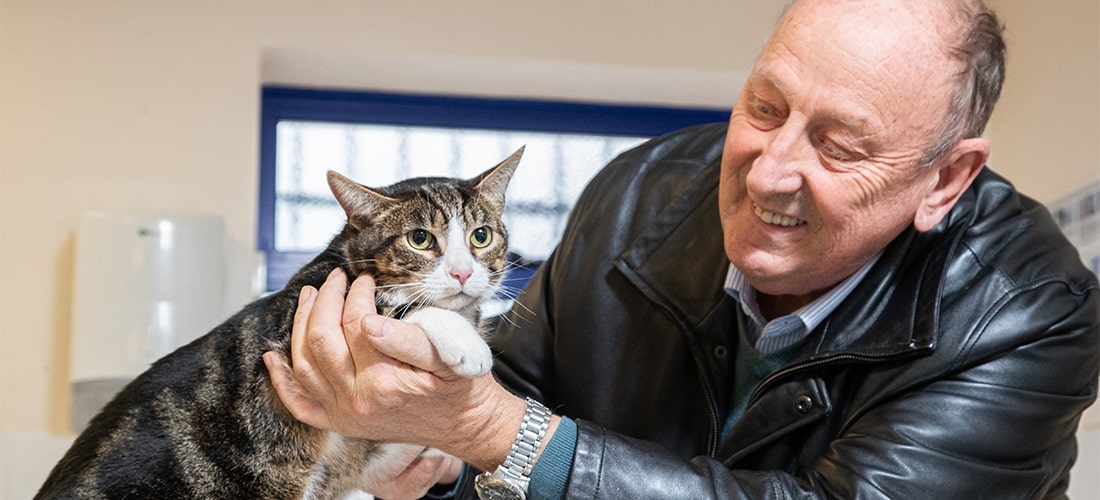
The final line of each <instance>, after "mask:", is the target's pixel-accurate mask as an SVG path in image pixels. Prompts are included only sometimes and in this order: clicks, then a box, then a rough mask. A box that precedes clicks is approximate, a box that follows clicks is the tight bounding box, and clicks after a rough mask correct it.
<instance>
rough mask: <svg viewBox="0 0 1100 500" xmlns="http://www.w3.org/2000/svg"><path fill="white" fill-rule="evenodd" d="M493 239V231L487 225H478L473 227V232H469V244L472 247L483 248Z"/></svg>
mask: <svg viewBox="0 0 1100 500" xmlns="http://www.w3.org/2000/svg"><path fill="white" fill-rule="evenodd" d="M492 241H493V232H492V231H490V230H489V228H487V227H484V226H483V227H479V228H477V229H474V232H473V233H471V234H470V244H471V245H473V246H474V248H485V247H487V246H489V243H491V242H492Z"/></svg>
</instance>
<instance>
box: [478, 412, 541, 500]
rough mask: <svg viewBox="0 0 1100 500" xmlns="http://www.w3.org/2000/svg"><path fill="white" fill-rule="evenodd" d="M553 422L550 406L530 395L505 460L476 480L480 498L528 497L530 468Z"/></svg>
mask: <svg viewBox="0 0 1100 500" xmlns="http://www.w3.org/2000/svg"><path fill="white" fill-rule="evenodd" d="M549 424H550V409H549V408H547V407H546V406H544V405H543V404H542V403H540V402H538V401H535V400H534V399H531V398H527V411H526V412H525V413H524V414H523V424H521V425H520V428H519V432H518V433H516V440H515V441H514V442H513V443H512V449H511V450H509V451H508V456H507V457H504V463H503V464H501V465H500V466H498V467H497V470H495V471H493V472H491V473H489V472H485V473H483V474H480V475H478V476H477V478H476V479H475V480H474V489H475V490H476V491H477V496H478V498H480V499H481V500H526V498H527V486H528V484H530V483H531V470H532V469H534V467H535V455H536V454H537V453H538V451H539V446H541V445H542V438H543V437H545V436H546V427H547V426H548V425H549Z"/></svg>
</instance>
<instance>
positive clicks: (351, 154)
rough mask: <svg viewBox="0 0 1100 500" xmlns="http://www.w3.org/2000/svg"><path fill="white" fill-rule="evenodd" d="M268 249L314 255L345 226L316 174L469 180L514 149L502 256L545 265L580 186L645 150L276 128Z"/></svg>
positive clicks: (617, 140) (523, 135)
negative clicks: (613, 162) (516, 161)
mask: <svg viewBox="0 0 1100 500" xmlns="http://www.w3.org/2000/svg"><path fill="white" fill-rule="evenodd" d="M276 133H277V139H276V141H277V144H278V157H277V163H276V170H277V177H276V200H275V225H276V238H275V248H276V250H278V251H288V252H299V251H302V252H316V251H319V250H321V249H323V248H324V246H325V245H326V244H327V243H328V240H329V239H330V238H331V237H332V236H333V235H334V234H335V233H336V232H337V231H339V229H340V228H341V227H342V226H343V224H344V213H343V210H342V209H341V208H340V206H339V205H338V204H337V203H336V200H335V199H334V198H333V197H332V194H331V193H330V192H329V188H328V185H327V184H326V182H325V172H326V171H327V170H335V171H337V172H340V173H342V174H344V175H347V176H348V177H350V178H352V179H353V180H355V181H357V182H360V183H362V184H365V185H367V186H384V185H388V184H391V183H394V182H397V181H399V180H401V179H406V178H410V177H419V176H446V177H458V178H468V177H473V176H475V175H477V174H479V173H481V172H482V171H484V170H485V169H488V168H489V167H491V166H493V165H496V164H497V163H499V162H500V161H501V160H503V159H504V158H506V157H507V156H508V155H509V154H511V153H512V152H513V151H515V150H516V149H517V148H519V147H520V146H526V151H525V153H524V157H523V160H522V161H521V162H520V166H519V169H518V170H517V171H516V174H515V176H514V177H513V179H512V182H511V184H510V186H509V190H508V204H507V208H506V211H505V215H504V223H505V225H506V226H507V227H508V232H509V248H510V249H511V250H512V251H513V252H515V253H517V254H519V255H521V256H523V257H525V258H527V259H532V260H541V259H544V258H546V257H547V256H548V255H549V254H550V251H551V250H553V248H554V246H555V244H556V243H557V241H558V238H559V237H560V235H561V230H562V226H563V225H564V223H565V218H566V216H567V215H568V212H569V210H570V208H571V207H572V206H573V203H574V202H575V201H576V199H577V196H578V195H579V194H580V192H581V190H582V189H583V188H584V186H585V184H586V183H587V182H588V180H589V178H591V177H592V175H593V174H594V173H595V172H596V171H597V170H598V169H599V168H600V167H601V166H603V165H604V164H606V163H607V161H609V160H610V159H612V158H613V157H614V156H616V155H617V154H619V153H620V152H622V151H624V150H626V149H628V148H630V147H633V146H634V145H636V144H638V143H640V142H642V141H643V140H645V138H644V137H622V136H609V135H593V134H562V133H542V132H513V131H498V130H478V129H463V128H443V127H407V126H403V127H395V126H388V125H357V124H340V123H326V122H309V121H282V122H280V123H279V124H278V126H277V132H276Z"/></svg>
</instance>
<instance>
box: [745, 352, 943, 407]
mask: <svg viewBox="0 0 1100 500" xmlns="http://www.w3.org/2000/svg"><path fill="white" fill-rule="evenodd" d="M929 351H931V348H930V347H923V348H919V349H915V350H911V351H905V352H902V353H898V354H891V355H888V356H869V355H865V354H837V355H834V356H829V357H827V358H822V359H817V360H811V361H806V362H803V363H799V364H796V365H791V366H788V367H786V368H781V369H779V370H777V371H775V372H773V373H772V374H771V375H768V376H767V377H765V378H764V380H762V381H761V382H760V383H759V384H757V386H756V389H754V390H753V391H752V395H751V396H749V403H748V404H749V405H750V406H751V405H752V404H753V403H755V402H756V400H757V399H759V398H760V396H761V394H763V393H764V389H765V388H767V386H769V385H771V384H772V383H773V382H775V381H776V380H778V379H780V378H783V377H786V376H788V375H790V374H792V373H795V372H799V371H803V370H808V369H811V368H817V367H821V366H825V365H829V364H835V363H840V362H843V361H856V362H863V363H886V362H891V361H900V360H903V359H907V358H915V357H918V356H920V355H922V354H924V353H925V352H929Z"/></svg>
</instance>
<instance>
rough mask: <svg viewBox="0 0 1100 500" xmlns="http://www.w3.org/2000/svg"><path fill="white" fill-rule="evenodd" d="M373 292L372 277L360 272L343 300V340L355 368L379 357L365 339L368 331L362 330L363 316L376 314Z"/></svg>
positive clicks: (361, 367) (372, 361)
mask: <svg viewBox="0 0 1100 500" xmlns="http://www.w3.org/2000/svg"><path fill="white" fill-rule="evenodd" d="M374 293H375V284H374V278H373V277H372V276H370V275H369V274H361V275H359V277H358V278H356V280H355V281H353V282H352V283H351V289H349V290H348V296H347V299H346V300H345V301H344V315H343V319H342V326H343V330H344V342H346V343H347V345H348V348H349V349H350V351H351V356H352V361H353V362H354V363H355V368H356V369H363V368H365V367H367V366H368V365H369V364H371V363H374V362H377V361H378V360H379V358H380V356H379V355H378V351H377V350H376V349H375V348H374V346H372V345H371V344H370V341H369V340H368V339H367V337H368V332H366V331H364V330H363V320H364V318H368V317H372V316H377V311H378V308H377V307H376V306H375V297H374Z"/></svg>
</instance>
